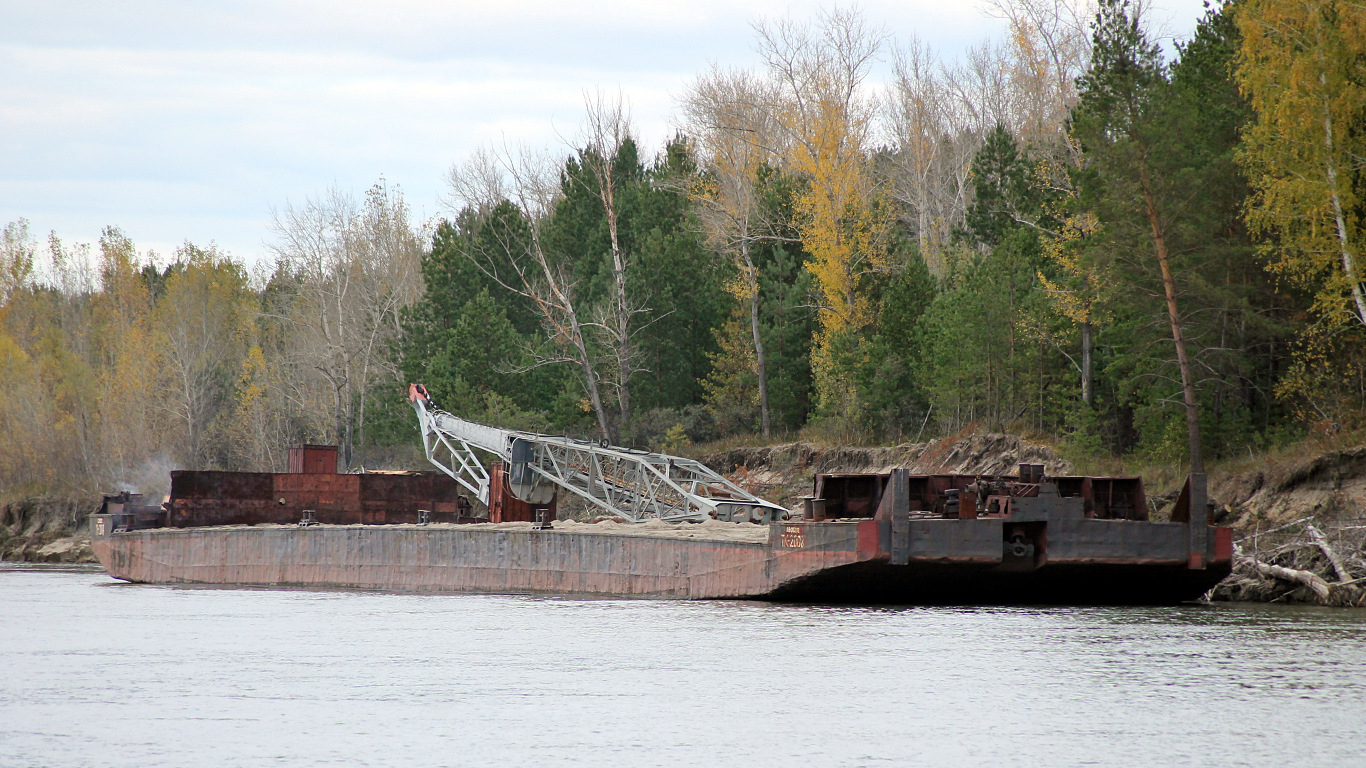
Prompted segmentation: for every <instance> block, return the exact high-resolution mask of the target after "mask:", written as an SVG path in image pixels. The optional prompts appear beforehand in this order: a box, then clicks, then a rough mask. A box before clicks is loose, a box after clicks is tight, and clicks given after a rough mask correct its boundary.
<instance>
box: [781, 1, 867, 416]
mask: <svg viewBox="0 0 1366 768" xmlns="http://www.w3.org/2000/svg"><path fill="white" fill-rule="evenodd" d="M758 31H759V38H760V40H759V49H760V53H761V55H763V57H764V59H765V60H766V63H767V65H768V69H769V71H770V73H771V75H772V76H773V77H774V78H775V80H776V82H777V94H776V98H775V105H774V107H775V110H774V112H775V122H776V123H777V125H778V126H779V131H778V135H779V136H780V138H781V142H782V144H781V147H780V148H779V149H780V152H781V155H782V157H783V160H784V161H785V163H786V165H787V168H788V170H789V171H790V172H792V173H795V174H797V175H798V176H800V177H801V178H802V179H803V180H804V181H805V188H804V189H803V190H802V191H801V192H800V193H799V194H798V195H797V198H796V200H795V201H794V209H795V218H796V224H797V229H798V232H799V233H800V236H801V240H802V245H803V247H804V248H805V249H806V251H807V253H808V254H810V257H809V261H808V262H807V269H808V270H809V271H810V272H811V274H812V276H813V277H815V281H816V290H817V297H816V298H817V301H818V307H819V315H818V327H819V330H818V332H817V335H816V343H815V345H814V347H813V350H812V368H813V370H814V373H815V377H816V390H817V394H818V397H819V400H820V403H821V405H822V407H823V408H824V409H826V410H827V411H830V410H832V409H833V410H846V411H847V410H848V408H847V407H846V406H852V403H851V402H850V398H851V397H852V389H851V387H850V386H849V385H848V383H847V382H843V381H841V380H840V377H839V376H837V375H835V372H834V370H833V359H832V355H833V352H834V350H833V345H834V344H836V343H837V342H838V340H840V339H841V338H845V339H847V338H848V337H849V336H851V335H857V334H858V333H860V332H862V331H863V330H864V329H866V328H867V327H868V326H869V325H870V324H871V323H872V322H873V320H874V317H873V311H874V308H873V306H872V304H871V302H870V301H869V298H868V296H867V294H866V292H864V291H863V290H861V278H863V277H864V276H865V275H867V274H870V273H873V272H877V271H885V270H887V269H889V268H890V266H891V264H890V259H889V254H888V248H887V239H888V235H889V233H890V230H891V226H890V225H891V217H890V216H889V215H888V209H887V206H885V205H883V204H882V202H881V201H882V200H884V199H885V195H884V194H883V190H882V189H881V188H880V185H879V183H878V181H877V180H876V178H875V176H874V175H873V173H872V169H871V168H870V161H869V156H868V155H869V152H868V150H869V144H870V143H871V133H872V124H873V114H874V111H873V104H872V102H871V100H870V99H868V98H866V97H865V95H864V94H863V93H862V91H861V87H862V83H863V79H864V77H865V75H866V74H867V70H868V66H869V64H870V63H871V61H872V60H873V58H874V57H875V56H876V54H877V52H878V50H879V49H880V48H881V46H882V44H883V41H884V39H885V37H886V35H885V33H883V32H882V31H881V30H879V29H875V28H872V27H869V26H868V25H867V24H866V23H865V21H864V20H863V17H862V16H861V15H860V14H859V13H858V12H857V11H838V10H836V11H831V12H827V13H824V14H822V15H821V16H820V19H819V24H818V25H817V27H816V28H814V29H813V28H810V27H807V26H805V25H799V24H796V23H793V22H790V21H787V22H778V23H775V24H771V25H760V27H759V30H758Z"/></svg>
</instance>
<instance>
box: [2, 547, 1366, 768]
mask: <svg viewBox="0 0 1366 768" xmlns="http://www.w3.org/2000/svg"><path fill="white" fill-rule="evenodd" d="M1363 729H1366V612H1362V611H1342V610H1330V609H1315V608H1293V607H1287V606H1257V605H1221V606H1197V605H1190V606H1181V607H1174V608H1155V609H1134V608H1061V609H1060V608H891V609H889V608H831V607H812V606H788V605H771V604H765V603H745V602H681V601H668V600H583V599H568V598H538V597H511V596H497V595H459V596H453V595H445V596H417V595H395V594H371V593H354V592H308V591H283V590H280V591H276V590H237V589H185V588H170V587H155V586H141V585H131V584H123V583H121V582H117V581H115V580H113V579H111V578H109V577H108V576H107V575H105V574H104V573H103V571H95V570H84V571H71V570H48V569H27V568H15V567H7V568H4V569H0V766H25V767H27V766H129V767H132V766H177V768H179V767H181V766H195V765H207V766H267V765H272V766H273V765H280V766H332V765H347V766H352V765H356V766H370V765H373V766H390V765H393V766H540V765H548V766H559V765H583V766H632V767H633V768H634V767H635V766H645V765H667V766H768V765H773V766H778V765H782V766H800V767H802V768H811V767H813V766H864V765H883V764H885V765H897V766H919V765H924V766H957V765H1003V766H1016V765H1018V766H1037V765H1100V766H1123V765H1162V766H1169V765H1208V766H1229V765H1249V766H1277V765H1309V766H1363V765H1366V734H1364V733H1363Z"/></svg>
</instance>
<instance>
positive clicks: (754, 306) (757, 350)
mask: <svg viewBox="0 0 1366 768" xmlns="http://www.w3.org/2000/svg"><path fill="white" fill-rule="evenodd" d="M740 254H741V255H742V256H744V259H745V269H746V270H747V272H746V274H747V275H748V277H749V327H750V331H751V332H752V333H753V334H754V370H755V373H757V374H758V377H759V429H760V431H761V432H762V434H763V436H764V437H769V436H770V435H772V428H771V426H770V420H769V415H768V365H767V363H766V361H765V359H764V340H763V338H762V336H761V335H760V333H759V270H758V269H756V268H755V267H754V261H753V260H751V259H750V257H749V242H748V241H743V242H741V243H740Z"/></svg>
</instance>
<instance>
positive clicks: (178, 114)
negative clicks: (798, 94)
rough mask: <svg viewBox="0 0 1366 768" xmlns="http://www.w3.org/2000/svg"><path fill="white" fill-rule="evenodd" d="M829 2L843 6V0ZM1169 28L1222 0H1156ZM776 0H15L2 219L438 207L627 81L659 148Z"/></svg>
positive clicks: (956, 38) (8, 18)
mask: <svg viewBox="0 0 1366 768" xmlns="http://www.w3.org/2000/svg"><path fill="white" fill-rule="evenodd" d="M825 5H826V7H828V4H825ZM1155 5H1156V6H1157V11H1156V13H1155V18H1156V19H1158V20H1159V21H1160V22H1163V23H1164V24H1165V28H1166V30H1167V31H1168V33H1169V35H1171V36H1174V37H1177V38H1181V37H1184V36H1186V35H1188V34H1189V33H1190V31H1191V30H1192V29H1193V28H1194V25H1195V20H1196V18H1197V17H1198V16H1199V15H1200V13H1201V0H1157V2H1156V3H1155ZM820 7H822V4H821V3H815V2H786V3H781V2H767V1H766V0H693V2H687V3H682V2H608V1H607V0H596V1H595V2H574V3H566V2H539V1H538V0H496V1H494V2H482V3H468V2H462V1H459V0H456V1H449V0H448V1H447V2H426V1H424V0H388V1H387V2H383V3H379V2H358V1H357V0H326V1H324V0H270V1H269V2H265V1H264V0H259V1H258V0H243V1H242V2H209V1H207V0H202V1H200V2H184V1H183V0H129V1H128V2H120V3H111V2H107V1H103V0H91V1H89V2H76V1H72V0H46V1H43V0H37V1H31V0H3V3H2V4H0V224H3V223H4V222H9V221H13V220H15V219H17V218H20V217H24V218H27V219H28V220H29V221H30V223H31V227H32V229H33V231H34V234H35V235H37V236H38V237H39V238H43V237H45V236H46V234H47V232H48V231H49V230H56V231H57V233H58V235H60V236H61V237H62V238H63V239H65V240H67V241H91V240H94V239H95V238H97V237H98V236H99V232H100V230H101V228H103V227H104V226H106V225H110V224H113V225H117V226H119V227H121V228H122V229H123V231H124V232H125V233H126V234H128V235H129V236H130V237H131V238H133V240H134V241H135V242H136V243H137V244H138V246H139V247H140V248H142V249H147V248H151V249H154V250H156V251H158V252H159V253H160V254H161V255H162V257H163V258H165V257H166V256H167V255H169V253H170V252H171V251H172V250H174V249H175V247H176V246H177V245H179V244H180V243H182V242H184V241H185V240H191V241H193V242H195V243H198V244H207V243H209V242H211V241H212V242H217V243H218V245H220V246H221V247H224V248H226V249H227V250H228V251H230V252H231V253H232V254H234V255H235V256H238V257H240V258H242V259H245V260H247V261H254V260H256V259H257V258H259V257H260V256H261V255H262V254H263V253H264V252H265V250H266V247H265V243H266V242H267V241H268V240H269V239H270V237H271V235H270V232H269V227H268V224H269V221H270V211H271V208H272V206H275V207H279V206H282V205H283V204H284V203H286V202H287V201H296V202H297V201H302V200H303V199H304V198H305V197H307V196H309V195H316V194H318V193H319V192H321V191H323V190H325V189H326V188H327V187H329V186H332V185H337V186H339V187H341V188H342V189H346V190H351V191H354V192H357V193H359V192H361V191H363V190H364V189H365V188H367V187H369V186H370V185H371V184H373V183H374V182H375V181H377V180H378V179H379V178H380V176H381V175H383V177H384V178H385V179H387V180H388V181H389V182H390V183H391V184H398V185H400V186H401V187H402V189H403V191H404V194H405V196H406V198H407V199H408V202H409V203H410V205H411V206H412V208H413V211H414V214H415V215H416V217H417V218H419V219H425V218H427V217H430V216H434V215H439V214H440V213H442V211H441V210H440V209H439V207H438V204H437V199H438V196H439V195H440V194H441V192H442V178H443V175H444V173H445V171H446V169H447V168H449V167H450V165H451V163H452V162H453V161H455V160H458V159H460V158H461V157H463V156H464V155H465V154H466V153H468V152H469V151H470V150H472V149H474V148H475V147H477V146H479V145H481V144H487V143H489V142H491V141H502V140H503V139H504V137H506V138H508V139H510V140H513V141H527V142H530V143H533V144H538V145H546V146H551V145H555V144H557V143H558V142H559V141H560V139H559V138H557V136H558V135H563V136H568V135H571V134H572V133H573V132H574V129H575V128H576V126H577V124H578V120H579V117H580V114H581V111H582V104H583V94H584V92H585V90H594V89H599V88H601V89H605V90H608V91H615V90H617V89H618V88H620V89H621V91H622V92H623V93H624V95H625V96H626V98H627V99H628V101H629V103H630V107H631V112H632V115H633V117H634V118H635V122H636V125H637V130H638V133H639V134H640V136H641V138H642V140H643V141H644V142H645V143H646V144H647V146H648V147H649V148H651V149H653V148H654V147H656V146H657V145H658V143H659V142H660V141H662V139H663V138H664V137H665V136H666V135H667V134H668V133H669V131H670V128H669V122H668V121H669V118H670V115H671V114H672V113H673V108H672V104H673V99H674V98H675V97H676V96H677V94H679V93H680V92H681V90H682V88H683V86H684V84H685V83H686V82H687V81H688V79H689V78H690V77H692V76H693V75H695V74H696V73H698V72H700V71H702V70H703V69H704V68H705V67H707V66H708V64H709V63H710V62H713V61H715V62H719V63H721V64H725V65H750V64H753V63H754V61H755V56H754V53H753V50H752V47H751V46H752V40H753V35H752V31H751V28H750V23H751V22H752V21H753V20H755V19H757V18H762V17H770V18H771V17H778V16H784V15H792V16H794V17H796V18H799V19H807V18H811V17H813V16H814V14H815V13H816V11H817V9H818V8H820ZM862 7H863V9H864V11H865V14H866V16H867V17H868V19H869V20H870V21H873V22H875V23H881V24H883V25H885V26H886V27H887V28H888V30H889V31H890V32H892V33H893V34H894V35H896V36H898V37H900V38H902V39H903V40H904V39H905V38H907V37H909V36H910V35H911V34H915V35H918V36H919V37H920V38H921V39H922V40H924V41H926V42H928V43H930V44H931V45H933V46H935V47H936V48H937V49H938V50H939V51H940V52H941V54H943V55H945V56H954V55H956V54H957V53H958V52H960V51H961V50H962V49H964V48H966V47H967V46H968V45H971V44H973V43H976V42H978V41H980V40H981V39H983V38H985V37H988V36H993V35H995V34H997V33H998V32H999V30H1000V28H1001V27H1000V22H998V21H996V20H995V19H993V18H991V17H990V16H988V15H987V14H986V13H984V12H983V11H982V10H981V7H980V6H979V5H978V4H977V3H976V2H975V0H959V2H953V1H952V0H949V1H948V2H945V0H894V1H893V0H878V1H877V2H866V3H863V4H862Z"/></svg>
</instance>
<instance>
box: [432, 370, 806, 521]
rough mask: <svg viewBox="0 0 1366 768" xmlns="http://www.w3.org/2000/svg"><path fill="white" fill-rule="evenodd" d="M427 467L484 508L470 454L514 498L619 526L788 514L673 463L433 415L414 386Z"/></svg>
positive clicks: (695, 467) (698, 468)
mask: <svg viewBox="0 0 1366 768" xmlns="http://www.w3.org/2000/svg"><path fill="white" fill-rule="evenodd" d="M409 399H410V400H411V401H412V404H413V408H414V410H416V411H417V418H418V423H419V426H420V428H421V430H422V446H423V448H424V449H425V451H426V454H427V459H428V461H430V462H432V464H434V465H436V466H437V468H439V469H440V470H441V471H442V472H445V473H446V474H447V475H450V476H451V477H452V478H454V479H455V481H456V482H458V483H460V484H461V485H463V486H464V487H465V488H467V489H469V490H470V492H471V493H473V494H474V495H475V496H477V497H478V498H479V500H480V501H481V502H483V503H484V504H488V501H489V473H488V471H487V470H486V469H485V468H484V466H483V464H481V463H480V462H479V459H478V458H477V457H476V456H475V453H474V451H475V449H479V450H482V451H487V452H489V453H492V454H494V455H496V456H498V457H499V458H500V459H502V460H503V461H504V462H506V463H507V467H508V473H507V474H508V480H509V485H510V487H511V490H512V492H513V494H514V495H515V496H517V497H518V498H519V499H522V500H523V501H530V502H535V503H542V504H543V503H546V502H548V501H549V500H550V496H551V495H552V494H553V493H554V490H555V489H556V488H563V489H564V490H566V491H569V492H571V493H574V494H577V495H578V496H580V497H582V498H583V499H585V500H586V501H588V502H589V503H591V504H594V505H596V506H598V507H600V508H602V509H604V510H606V511H608V512H611V513H612V514H614V515H617V516H618V517H621V518H622V519H625V520H629V521H632V522H644V521H646V520H704V519H707V518H716V519H718V520H733V521H736V522H769V521H773V520H784V519H787V517H788V511H787V510H786V509H784V508H783V507H781V506H779V505H777V504H774V503H773V502H770V501H765V500H763V499H761V498H759V497H757V496H755V495H754V494H752V493H749V492H748V491H746V490H744V489H743V488H741V487H740V486H738V485H736V484H735V483H733V482H731V481H730V480H727V479H726V478H724V477H722V476H721V475H720V474H719V473H717V472H715V471H713V470H712V469H711V468H709V467H707V466H706V465H704V464H702V463H701V462H698V461H694V460H693V459H685V458H681V457H679V456H669V455H667V454H663V453H649V452H646V451H633V450H630V449H627V448H618V447H614V446H610V445H606V444H605V443H595V442H592V441H589V440H575V439H573V438H569V437H558V436H553V435H540V434H536V433H534V432H518V431H515V430H510V429H500V428H498V427H490V426H487V425H485V424H478V423H475V422H473V421H467V420H465V419H462V418H459V417H457V416H452V415H451V414H449V413H447V412H445V411H443V410H440V409H438V408H436V407H435V406H434V405H433V404H432V403H431V401H430V399H429V398H428V396H427V394H426V390H425V389H423V388H422V387H421V386H420V385H412V386H410V387H409Z"/></svg>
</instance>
